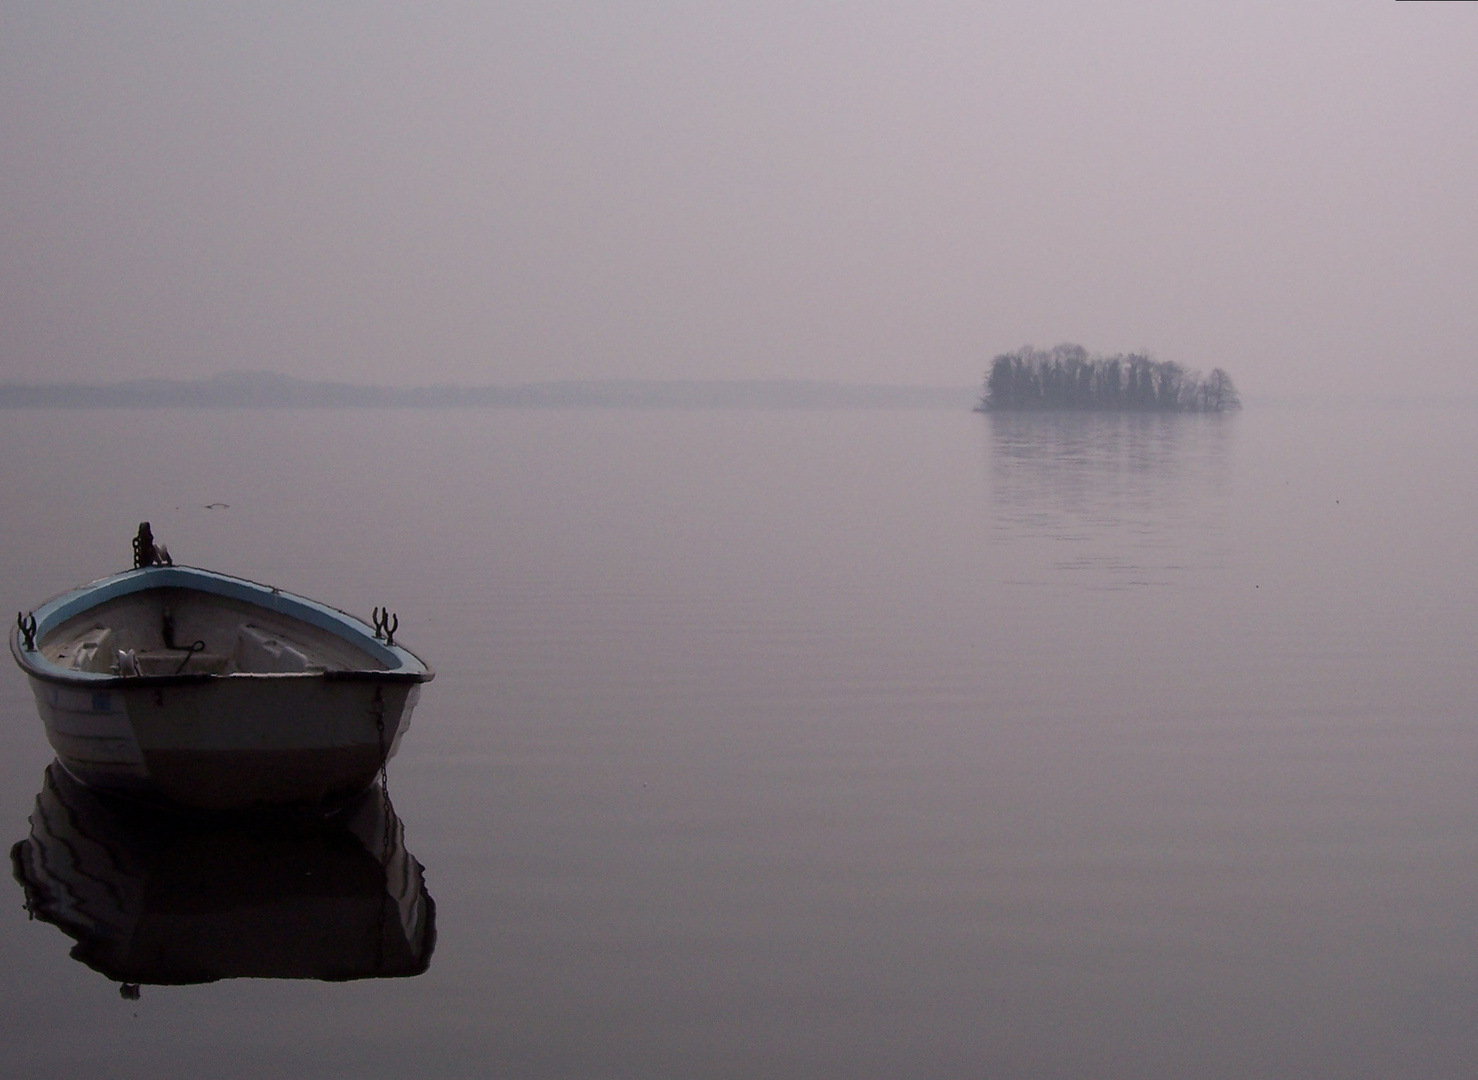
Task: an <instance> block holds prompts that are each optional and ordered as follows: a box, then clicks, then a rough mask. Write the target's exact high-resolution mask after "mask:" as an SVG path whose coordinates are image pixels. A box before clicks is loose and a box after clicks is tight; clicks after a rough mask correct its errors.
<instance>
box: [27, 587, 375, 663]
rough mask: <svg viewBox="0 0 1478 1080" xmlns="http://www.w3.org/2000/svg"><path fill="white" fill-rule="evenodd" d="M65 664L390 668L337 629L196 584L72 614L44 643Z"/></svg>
mask: <svg viewBox="0 0 1478 1080" xmlns="http://www.w3.org/2000/svg"><path fill="white" fill-rule="evenodd" d="M38 645H39V647H40V650H41V653H42V655H43V656H45V657H46V659H47V660H49V661H51V662H52V663H53V664H56V665H57V666H58V667H61V668H66V669H70V670H72V671H87V672H94V673H96V674H102V675H182V674H188V675H237V674H254V675H267V674H314V673H319V672H324V671H383V670H385V668H386V665H385V664H384V663H382V662H381V661H380V660H378V659H376V658H375V657H374V656H372V655H371V654H370V653H368V652H366V651H365V650H363V649H360V648H357V647H356V646H355V645H354V644H353V643H352V642H350V641H347V640H345V639H344V638H342V637H339V636H338V635H337V634H333V633H330V632H329V631H327V630H322V629H320V628H318V627H316V626H313V625H312V624H310V623H307V622H303V621H301V620H299V619H295V618H293V617H291V616H289V615H283V614H280V613H277V612H273V611H269V610H268V609H266V608H263V607H258V606H256V605H254V604H248V603H245V602H243V601H240V600H234V599H231V598H229V597H224V596H219V595H216V594H214V593H209V592H205V591H203V590H196V589H180V588H168V589H148V590H145V591H142V592H137V593H131V594H129V595H128V596H121V597H118V598H117V599H115V600H110V601H108V602H107V603H104V604H100V605H98V606H97V607H95V608H90V609H89V610H87V611H85V612H83V613H81V614H80V615H77V616H74V617H73V618H71V619H68V620H67V621H66V622H64V623H62V624H61V625H59V626H57V627H56V628H54V629H52V630H50V631H48V632H47V633H46V634H45V635H44V636H43V637H42V639H41V640H40V641H39V642H38Z"/></svg>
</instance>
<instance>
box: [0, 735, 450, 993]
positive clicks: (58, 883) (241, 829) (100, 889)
mask: <svg viewBox="0 0 1478 1080" xmlns="http://www.w3.org/2000/svg"><path fill="white" fill-rule="evenodd" d="M10 858H11V863H12V866H13V868H14V871H15V876H16V879H17V880H18V881H19V882H20V883H21V885H22V886H23V887H24V888H25V892H26V909H27V911H29V912H30V914H31V915H32V916H33V917H35V918H38V919H42V920H44V921H46V922H49V923H54V924H55V925H57V926H59V927H61V929H62V930H64V931H65V932H66V933H67V934H69V935H70V936H72V937H73V938H76V940H77V946H76V947H75V948H74V949H73V950H72V956H73V958H74V959H77V960H80V961H81V962H82V963H84V964H86V965H87V966H89V967H91V968H93V969H95V970H97V971H100V972H102V973H103V974H104V975H106V976H107V977H108V978H110V979H115V980H117V981H119V982H122V983H124V984H138V983H157V984H183V983H200V982H213V981H215V980H216V979H230V978H243V977H248V978H276V979H326V980H335V981H338V980H346V979H365V978H380V977H392V976H405V975H419V974H421V973H422V972H423V971H425V970H426V968H427V967H428V966H429V965H430V963H431V952H432V949H433V947H434V945H435V942H436V929H435V921H436V916H435V912H436V908H435V904H434V903H433V902H432V900H431V896H430V894H428V893H427V892H426V886H425V881H424V879H423V876H422V867H421V864H420V863H418V862H417V861H416V860H415V859H414V858H412V857H411V855H410V854H409V852H407V851H406V850H405V846H404V843H403V830H402V827H401V823H400V819H399V818H398V817H397V816H396V815H395V811H394V809H393V808H392V807H391V805H390V802H389V799H388V797H387V796H386V795H385V794H384V792H383V790H382V789H381V788H380V787H379V786H378V785H377V786H376V787H374V788H372V789H371V790H369V791H367V792H365V793H363V794H362V795H360V796H359V797H358V798H356V799H355V800H353V801H352V802H350V803H349V804H348V805H347V806H345V807H344V809H343V810H342V811H341V812H339V813H337V814H334V815H333V816H331V817H320V816H307V815H302V816H272V817H266V818H264V817H256V818H250V819H225V820H222V819H205V820H202V819H200V818H198V817H186V816H183V815H174V814H169V813H164V812H161V811H158V810H155V809H152V808H150V807H146V806H140V805H137V804H134V803H128V802H120V801H117V800H113V799H109V798H107V797H106V796H100V795H98V794H97V793H95V792H93V791H91V790H89V789H88V788H86V787H84V786H83V785H81V784H79V783H78V782H77V781H75V780H74V779H72V777H70V776H69V775H68V774H67V773H66V771H65V770H64V769H62V768H61V767H60V766H59V765H58V764H56V763H53V764H52V765H50V766H49V767H48V768H47V770H46V777H45V782H44V784H43V786H42V788H41V792H40V794H39V795H37V796H36V809H35V812H34V813H33V814H32V815H31V835H30V837H29V838H28V839H25V840H22V841H20V842H19V843H18V844H16V845H15V846H14V847H13V848H12V849H11V853H10ZM127 990H128V987H127V985H125V991H127Z"/></svg>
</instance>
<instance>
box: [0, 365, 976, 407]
mask: <svg viewBox="0 0 1478 1080" xmlns="http://www.w3.org/2000/svg"><path fill="white" fill-rule="evenodd" d="M974 397H975V391H974V389H973V388H972V387H969V386H943V387H940V386H887V385H878V384H866V383H827V382H805V381H801V380H785V379H773V380H758V379H755V380H735V381H719V380H714V381H707V382H705V381H663V380H656V379H650V380H648V379H605V380H589V381H569V382H543V383H523V384H518V385H506V386H487V385H484V386H372V385H362V384H355V383H329V382H311V381H309V380H306V379H297V378H293V377H292V376H288V375H279V374H275V373H271V372H232V373H228V374H225V375H216V376H213V377H211V378H207V379H140V380H136V381H133V382H120V383H110V384H105V385H85V384H77V383H72V384H66V383H51V384H31V385H26V384H21V383H0V408H228V409H229V408H249V409H280V408H288V409H293V408H327V409H334V408H422V409H439V408H454V407H455V408H513V409H587V408H613V409H963V408H966V407H968V406H969V404H970V403H971V402H972V401H973V400H974Z"/></svg>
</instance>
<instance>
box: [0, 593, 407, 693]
mask: <svg viewBox="0 0 1478 1080" xmlns="http://www.w3.org/2000/svg"><path fill="white" fill-rule="evenodd" d="M150 589H195V590H197V591H199V592H205V593H212V594H214V595H216V596H224V597H227V598H228V599H232V600H240V601H242V602H244V603H248V604H251V605H253V606H255V607H260V608H265V609H266V610H268V611H272V612H275V613H277V614H281V615H284V616H287V617H288V618H292V619H297V620H299V621H301V622H305V623H308V624H309V625H310V626H315V627H317V628H318V629H320V630H325V631H327V632H329V633H331V634H333V635H335V636H336V637H339V638H342V639H344V640H345V641H348V642H349V643H350V644H352V645H354V646H355V647H356V648H359V649H362V650H364V651H365V652H367V653H369V654H370V655H371V656H373V657H374V658H375V659H376V660H378V661H380V662H381V663H383V664H385V665H386V666H385V668H384V670H375V669H372V668H365V669H362V670H358V671H335V672H317V673H280V674H279V673H273V674H252V673H245V672H243V673H236V674H232V675H225V676H222V675H212V674H193V673H192V674H182V675H135V676H127V677H124V676H118V675H112V674H106V673H101V672H93V671H75V670H72V669H70V668H62V667H59V666H58V665H56V664H53V663H52V662H51V661H50V660H47V659H46V658H45V656H43V655H42V653H41V651H40V650H39V649H36V650H27V649H24V648H22V647H21V641H20V631H19V630H14V629H13V630H12V631H11V634H10V651H11V653H12V654H14V656H15V658H16V660H17V662H19V664H20V665H21V667H22V668H23V669H24V670H25V671H26V673H27V674H29V675H34V676H36V677H37V678H41V679H45V680H46V681H48V682H61V683H70V684H72V685H74V686H77V685H86V686H95V687H97V688H99V689H102V688H103V687H107V686H133V687H142V686H158V685H168V684H176V683H196V682H208V681H210V680H212V679H220V678H227V679H240V678H249V679H250V678H269V679H296V678H324V677H325V676H327V677H330V678H336V679H371V680H373V679H379V680H383V681H385V682H429V681H430V680H431V679H432V678H434V677H435V672H433V671H432V670H431V668H430V667H428V666H427V665H426V663H425V662H424V661H423V660H421V658H420V657H418V656H416V654H415V653H413V652H411V651H410V650H409V649H404V648H401V647H400V646H399V645H386V644H385V643H384V642H383V641H380V640H377V639H376V638H375V636H374V629H373V628H372V627H371V626H370V625H369V624H368V623H366V622H365V621H364V620H363V619H358V618H356V617H355V616H353V615H350V614H349V613H348V612H344V611H340V610H339V609H338V608H333V607H329V606H328V605H327V604H320V603H319V602H318V601H316V600H309V599H308V598H307V597H306V596H298V595H297V594H296V593H290V592H284V591H282V590H281V589H275V588H273V587H271V586H270V585H262V584H260V583H258V582H255V581H248V580H247V579H246V578H237V577H230V576H228V575H226V574H218V573H216V572H215V571H213V570H202V569H200V568H199V567H194V566H148V567H143V568H142V569H138V570H125V571H124V572H123V573H121V574H114V575H112V576H111V577H105V578H99V579H98V580H97V581H94V582H90V583H89V584H87V585H82V586H80V587H78V588H76V589H73V590H72V591H71V592H67V593H63V594H62V595H61V596H58V597H55V598H53V599H51V600H48V601H47V602H46V603H44V604H42V605H41V606H40V607H39V608H37V609H36V611H35V616H36V639H37V641H40V640H41V639H42V638H43V637H44V636H45V635H46V634H47V633H48V632H50V631H51V630H53V629H55V628H56V627H58V626H60V625H61V624H62V623H64V622H66V621H67V620H68V619H71V618H73V617H74V616H77V615H81V614H82V613H84V612H86V611H88V610H89V609H91V608H95V607H97V606H99V605H100V604H105V603H107V602H108V601H110V600H116V599H117V598H119V597H121V596H129V595H131V594H133V593H137V592H145V591H147V590H150Z"/></svg>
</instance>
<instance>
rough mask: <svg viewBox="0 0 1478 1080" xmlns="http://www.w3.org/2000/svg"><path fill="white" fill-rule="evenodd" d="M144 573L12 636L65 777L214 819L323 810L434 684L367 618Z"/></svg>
mask: <svg viewBox="0 0 1478 1080" xmlns="http://www.w3.org/2000/svg"><path fill="white" fill-rule="evenodd" d="M140 535H141V537H142V536H144V535H145V529H144V528H143V527H141V529H140ZM142 561H144V562H145V563H146V565H143V566H139V567H136V568H135V569H133V570H129V571H125V572H124V573H121V574H114V575H113V576H111V577H106V578H103V579H101V580H99V581H94V582H92V583H91V584H89V585H84V586H82V587H81V588H78V589H74V590H73V591H72V592H69V593H66V594H65V595H63V596H59V597H57V598H55V599H54V600H50V601H48V602H47V603H45V604H43V605H42V606H41V607H39V608H37V609H36V610H35V611H34V612H33V613H32V614H31V615H30V616H28V617H18V618H17V620H16V622H17V626H16V628H15V630H14V631H13V632H12V633H11V638H10V649H11V652H12V653H13V654H14V656H15V659H16V662H17V663H18V664H20V667H21V670H23V671H24V672H25V673H26V675H27V677H28V679H29V680H30V684H31V689H32V692H33V693H34V695H35V698H36V705H37V708H38V709H39V710H40V713H41V719H42V721H43V723H44V724H45V726H46V735H47V738H48V739H49V740H50V742H51V745H52V747H53V748H54V749H55V750H56V753H57V756H58V758H59V760H60V761H61V763H62V765H63V767H65V768H66V770H67V771H68V772H69V773H71V774H72V775H73V776H74V777H76V778H77V779H78V780H80V781H81V782H82V783H84V784H87V785H89V786H91V787H95V788H100V789H103V790H106V791H111V792H115V793H120V794H126V795H132V796H136V797H139V798H143V799H146V800H149V801H163V802H168V803H174V804H177V805H181V806H186V807H197V808H202V809H211V810H240V809H247V808H250V807H254V806H281V805H303V806H316V807H332V806H333V805H335V804H339V803H342V802H344V801H345V800H347V799H349V798H350V797H352V796H354V795H356V794H358V793H359V792H361V791H363V790H364V789H365V788H366V787H367V786H369V784H370V783H371V782H372V781H373V780H374V779H375V777H376V775H377V774H378V773H379V771H380V769H381V768H382V767H383V766H384V764H385V762H386V761H387V760H388V759H389V758H390V757H391V756H393V755H394V753H395V751H396V749H397V748H398V747H399V744H400V740H401V737H402V736H403V735H404V734H405V730H406V727H407V726H408V724H409V722H410V717H411V711H412V710H413V709H414V707H415V705H416V702H417V700H418V699H419V696H420V684H421V683H423V682H427V681H429V680H430V679H431V678H432V677H433V672H432V671H431V669H430V668H429V667H427V665H426V664H425V663H423V662H422V661H421V660H420V659H419V658H417V657H416V656H415V655H414V654H413V653H411V652H410V651H409V650H407V649H405V648H404V647H402V646H400V645H398V644H396V643H395V641H394V629H395V626H396V625H397V624H398V621H399V620H398V619H397V620H395V622H394V623H392V622H391V621H390V619H391V617H390V616H389V615H386V616H385V617H384V620H383V621H382V620H381V618H380V616H379V613H378V609H377V611H376V621H375V625H374V626H373V627H372V626H370V625H368V624H366V623H365V622H363V621H362V620H360V619H357V618H355V617H354V616H352V615H348V614H346V613H344V612H342V611H338V610H336V609H334V608H331V607H327V606H325V605H323V604H320V603H318V602H316V601H313V600H309V599H307V598H305V597H301V596H295V595H293V594H291V593H287V592H283V591H282V590H280V589H276V588H272V587H270V586H267V585H260V584H257V583H256V582H253V581H246V580H244V579H242V578H235V577H228V576H226V575H224V574H217V573H213V572H211V571H209V570H201V569H198V568H195V567H189V566H174V565H159V564H157V562H155V560H154V558H153V552H152V551H149V552H146V556H145V559H144V560H142ZM151 563H152V565H150V564H151Z"/></svg>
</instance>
